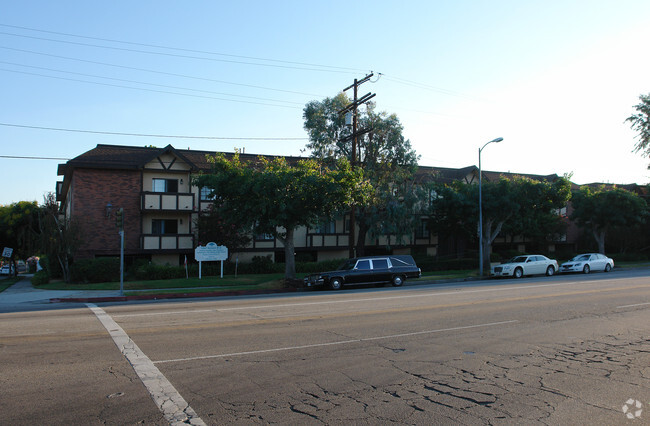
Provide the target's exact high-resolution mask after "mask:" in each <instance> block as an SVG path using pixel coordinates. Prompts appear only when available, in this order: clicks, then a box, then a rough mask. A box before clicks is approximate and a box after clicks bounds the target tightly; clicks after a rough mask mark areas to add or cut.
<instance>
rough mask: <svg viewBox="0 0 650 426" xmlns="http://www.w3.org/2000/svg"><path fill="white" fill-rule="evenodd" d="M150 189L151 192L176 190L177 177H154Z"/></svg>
mask: <svg viewBox="0 0 650 426" xmlns="http://www.w3.org/2000/svg"><path fill="white" fill-rule="evenodd" d="M152 189H153V192H178V179H158V178H154V179H153V183H152Z"/></svg>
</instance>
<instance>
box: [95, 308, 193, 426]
mask: <svg viewBox="0 0 650 426" xmlns="http://www.w3.org/2000/svg"><path fill="white" fill-rule="evenodd" d="M86 306H88V308H89V309H90V310H91V311H93V313H94V314H95V316H96V317H97V319H98V320H99V321H100V322H101V323H102V325H103V326H104V327H105V328H106V330H107V331H108V333H109V334H110V335H111V337H112V338H113V342H115V345H116V346H117V348H118V349H119V350H120V352H122V355H124V357H125V358H126V359H127V360H128V361H129V363H130V364H131V366H132V367H133V370H135V372H136V374H137V375H138V377H139V378H140V380H142V383H143V384H144V385H145V387H146V388H147V390H148V391H149V394H150V395H151V398H152V399H153V400H154V402H155V403H156V405H157V406H158V408H159V409H160V411H161V412H162V413H163V415H164V416H165V418H166V419H167V421H169V423H170V424H173V425H176V424H179V425H180V424H192V425H205V422H203V420H201V418H200V417H199V416H198V414H196V412H195V411H194V410H193V409H192V407H190V405H189V404H188V403H187V401H185V399H184V398H183V397H182V396H181V394H179V393H178V391H177V390H176V388H174V386H173V385H172V384H171V383H170V382H169V380H167V378H166V377H165V376H163V374H162V373H161V372H160V370H158V368H157V367H156V366H155V365H154V364H153V362H151V360H150V359H149V358H148V357H147V356H146V355H145V354H144V352H142V351H141V350H140V348H139V347H138V345H136V344H135V342H134V341H132V340H131V338H129V336H128V334H126V332H125V331H124V330H123V329H122V327H120V326H119V325H118V324H117V323H116V322H115V321H114V320H113V318H111V316H110V315H108V314H107V313H106V312H105V311H104V310H103V309H102V308H100V307H98V306H97V305H94V304H92V303H86Z"/></svg>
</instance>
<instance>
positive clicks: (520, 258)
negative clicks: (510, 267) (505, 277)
mask: <svg viewBox="0 0 650 426" xmlns="http://www.w3.org/2000/svg"><path fill="white" fill-rule="evenodd" d="M526 259H528V256H517V257H513V258H512V259H510V261H509V262H508V263H524V262H525V261H526Z"/></svg>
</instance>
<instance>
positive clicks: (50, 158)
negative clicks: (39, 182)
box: [0, 155, 70, 161]
mask: <svg viewBox="0 0 650 426" xmlns="http://www.w3.org/2000/svg"><path fill="white" fill-rule="evenodd" d="M0 158H9V159H12V160H56V161H68V160H70V158H61V157H25V156H20V155H0Z"/></svg>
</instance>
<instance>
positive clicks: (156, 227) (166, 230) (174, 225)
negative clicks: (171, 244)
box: [151, 219, 178, 235]
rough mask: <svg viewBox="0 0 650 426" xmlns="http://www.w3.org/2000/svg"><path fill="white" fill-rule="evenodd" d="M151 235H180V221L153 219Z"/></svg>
mask: <svg viewBox="0 0 650 426" xmlns="http://www.w3.org/2000/svg"><path fill="white" fill-rule="evenodd" d="M151 233H152V234H154V235H163V234H178V221H177V220H176V219H153V220H152V221H151Z"/></svg>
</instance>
